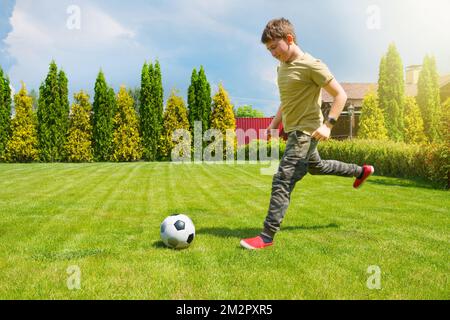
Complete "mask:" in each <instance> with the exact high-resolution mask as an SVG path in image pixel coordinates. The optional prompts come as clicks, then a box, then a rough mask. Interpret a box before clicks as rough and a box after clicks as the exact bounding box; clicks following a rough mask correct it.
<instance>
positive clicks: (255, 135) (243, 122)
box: [236, 118, 284, 145]
mask: <svg viewBox="0 0 450 320" xmlns="http://www.w3.org/2000/svg"><path fill="white" fill-rule="evenodd" d="M272 119H273V118H236V137H237V140H238V145H241V144H248V143H249V142H250V141H252V140H253V139H263V140H266V139H267V136H266V134H265V131H266V129H267V127H268V126H269V125H270V122H271V121H272ZM278 129H279V130H280V132H279V135H280V137H282V136H283V135H284V132H283V126H282V125H281V124H280V126H279V127H278Z"/></svg>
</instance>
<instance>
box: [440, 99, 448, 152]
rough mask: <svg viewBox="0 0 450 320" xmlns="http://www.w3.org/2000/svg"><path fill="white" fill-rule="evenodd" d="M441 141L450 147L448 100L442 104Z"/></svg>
mask: <svg viewBox="0 0 450 320" xmlns="http://www.w3.org/2000/svg"><path fill="white" fill-rule="evenodd" d="M441 128H442V138H443V139H442V140H443V141H444V142H445V143H447V146H449V147H450V98H447V100H446V101H445V102H444V103H443V104H442V127H441ZM449 149H450V148H449Z"/></svg>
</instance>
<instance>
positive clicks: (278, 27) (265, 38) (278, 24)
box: [261, 18, 297, 44]
mask: <svg viewBox="0 0 450 320" xmlns="http://www.w3.org/2000/svg"><path fill="white" fill-rule="evenodd" d="M288 34H291V35H292V36H293V37H294V42H295V43H297V41H296V40H297V39H296V36H295V30H294V26H293V25H292V23H291V22H290V21H289V20H288V19H285V18H280V19H273V20H270V21H269V22H268V23H267V25H266V27H265V29H264V31H263V34H262V36H261V42H262V43H264V44H266V43H267V42H269V41H271V40H275V39H285V40H286V38H287V35H288Z"/></svg>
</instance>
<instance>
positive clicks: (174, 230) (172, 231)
mask: <svg viewBox="0 0 450 320" xmlns="http://www.w3.org/2000/svg"><path fill="white" fill-rule="evenodd" d="M194 237H195V227H194V223H193V222H192V220H191V219H190V218H189V217H188V216H186V215H184V214H173V215H171V216H168V217H167V218H165V219H164V221H163V222H162V223H161V239H162V241H163V242H164V244H165V245H166V246H168V247H169V248H173V249H183V248H187V247H189V245H190V244H191V242H192V241H193V240H194Z"/></svg>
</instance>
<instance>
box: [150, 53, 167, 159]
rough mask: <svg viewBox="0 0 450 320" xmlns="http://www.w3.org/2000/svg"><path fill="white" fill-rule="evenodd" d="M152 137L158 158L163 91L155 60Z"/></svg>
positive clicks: (159, 71) (161, 125) (162, 113)
mask: <svg viewBox="0 0 450 320" xmlns="http://www.w3.org/2000/svg"><path fill="white" fill-rule="evenodd" d="M152 85H153V90H152V92H153V94H152V95H153V99H152V100H153V115H154V117H153V121H152V122H153V127H154V129H153V130H154V132H153V138H154V140H155V143H156V147H157V149H156V154H155V157H154V158H155V159H160V158H161V155H160V152H159V151H160V148H161V139H162V130H163V118H164V91H163V86H162V75H161V66H160V64H159V61H158V60H156V63H155V68H154V70H153V80H152Z"/></svg>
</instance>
